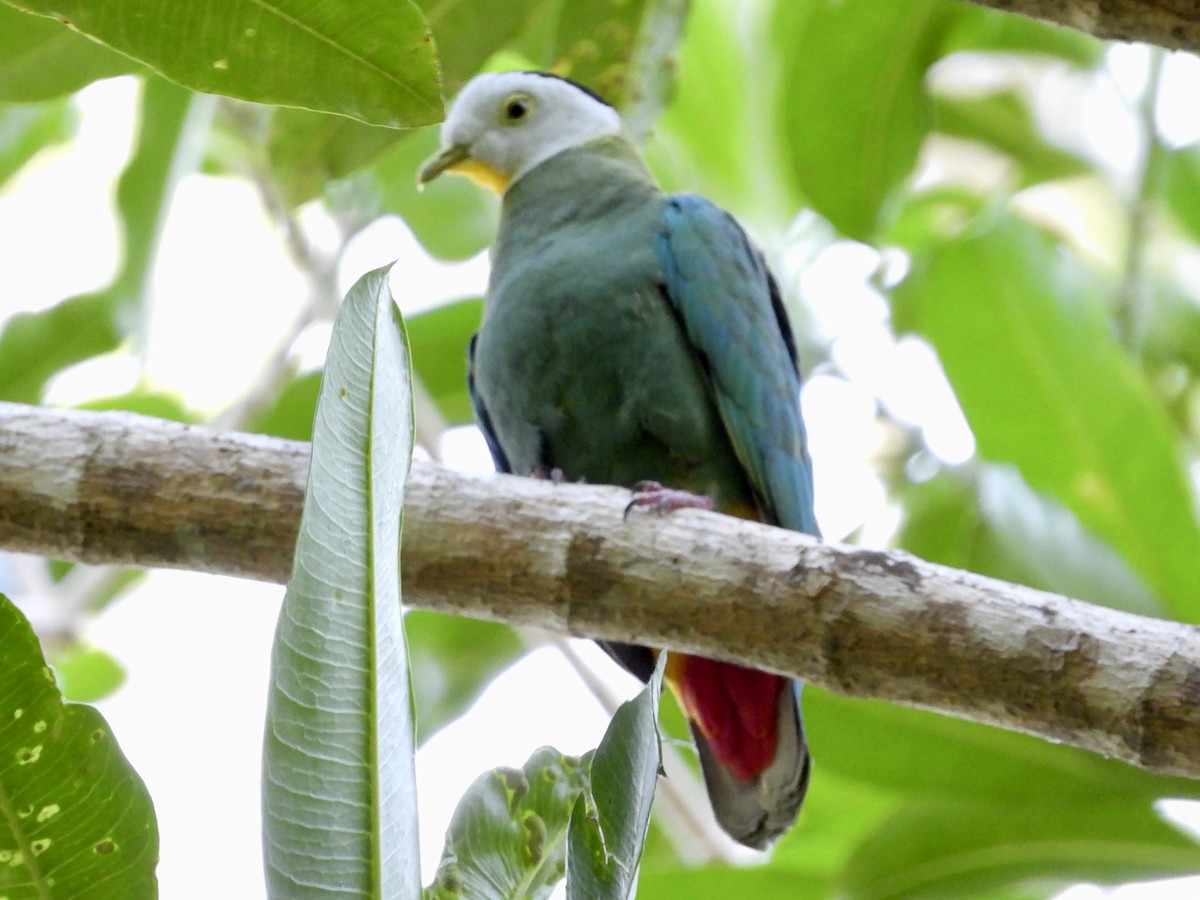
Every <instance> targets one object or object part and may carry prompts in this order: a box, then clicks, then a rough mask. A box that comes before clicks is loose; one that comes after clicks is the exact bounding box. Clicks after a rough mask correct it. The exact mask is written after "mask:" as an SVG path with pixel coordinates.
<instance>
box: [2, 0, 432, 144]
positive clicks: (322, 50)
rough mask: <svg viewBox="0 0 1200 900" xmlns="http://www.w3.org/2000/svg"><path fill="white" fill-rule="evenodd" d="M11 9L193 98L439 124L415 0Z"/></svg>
mask: <svg viewBox="0 0 1200 900" xmlns="http://www.w3.org/2000/svg"><path fill="white" fill-rule="evenodd" d="M8 2H10V3H12V4H13V5H14V6H17V7H18V8H20V9H24V10H26V11H28V12H33V13H38V14H40V15H45V16H51V17H53V18H56V19H59V20H60V21H63V22H69V23H70V26H71V27H72V28H74V29H76V30H78V31H80V32H82V33H83V34H86V35H88V36H90V37H92V38H95V39H96V40H98V41H101V42H103V43H104V44H107V45H108V46H109V47H112V48H113V49H114V50H118V51H120V52H121V53H124V54H126V55H128V56H131V57H133V58H134V59H136V60H138V61H140V62H142V63H144V64H145V65H147V66H149V67H150V68H152V69H154V70H155V71H157V72H159V73H161V74H162V75H164V76H165V77H167V78H169V79H171V80H172V81H175V82H178V83H179V84H182V85H185V86H186V87H189V88H191V89H192V90H196V91H204V92H206V93H212V94H224V95H226V96H230V97H237V98H239V99H242V100H253V101H255V102H257V103H272V104H279V105H283V106H298V107H302V108H304V109H315V110H321V111H323V112H334V113H339V114H341V115H346V116H350V117H352V118H356V119H360V120H362V121H364V122H369V123H371V124H374V125H389V126H392V127H411V126H415V125H428V124H430V123H432V122H436V121H438V120H439V119H440V118H441V116H442V103H441V96H440V87H439V84H438V75H437V65H436V61H435V51H434V46H433V41H432V39H431V36H430V34H429V31H428V29H427V27H426V25H425V20H424V17H423V16H422V15H421V12H420V10H419V9H418V8H417V7H416V6H415V5H414V4H413V3H412V2H411V0H398V2H397V0H359V2H356V3H353V4H346V3H309V2H305V0H276V2H274V3H270V4H266V3H244V2H241V0H213V2H210V3H209V4H207V5H206V6H204V7H202V8H200V7H196V6H193V5H191V4H187V3H176V2H171V0H126V2H123V3H92V2H88V0H8ZM59 27H62V26H59ZM64 30H65V29H64Z"/></svg>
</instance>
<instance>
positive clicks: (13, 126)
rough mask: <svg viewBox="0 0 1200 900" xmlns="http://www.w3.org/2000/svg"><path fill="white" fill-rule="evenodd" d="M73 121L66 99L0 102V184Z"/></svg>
mask: <svg viewBox="0 0 1200 900" xmlns="http://www.w3.org/2000/svg"><path fill="white" fill-rule="evenodd" d="M3 9H4V8H3V7H0V14H2V11H3ZM2 79H3V76H2V75H0V80H2ZM75 121H76V116H75V111H74V109H73V108H72V107H71V104H70V103H69V102H68V101H66V100H51V101H47V102H45V103H12V104H6V103H0V185H3V184H4V182H6V181H8V179H10V178H11V177H12V176H13V175H15V174H16V173H17V172H19V171H20V170H21V168H22V167H23V166H24V165H25V163H27V162H29V160H31V159H32V158H33V157H34V156H35V155H36V154H37V153H38V152H39V151H41V150H44V149H46V148H47V147H53V146H54V145H55V144H61V143H62V142H63V141H65V140H67V139H68V138H69V137H71V135H72V134H73V133H74V131H75Z"/></svg>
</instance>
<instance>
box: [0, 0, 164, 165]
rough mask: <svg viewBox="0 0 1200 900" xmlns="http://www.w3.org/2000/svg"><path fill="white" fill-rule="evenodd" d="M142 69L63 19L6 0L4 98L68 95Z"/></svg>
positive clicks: (1, 10) (0, 40)
mask: <svg viewBox="0 0 1200 900" xmlns="http://www.w3.org/2000/svg"><path fill="white" fill-rule="evenodd" d="M140 68H141V67H140V66H139V65H138V64H137V63H136V62H134V61H133V60H131V59H129V58H127V57H125V56H122V55H121V54H119V53H114V52H113V51H111V50H109V49H108V48H107V47H104V46H102V45H100V44H97V43H96V42H95V41H91V40H88V39H87V38H86V37H84V36H83V35H81V34H77V33H76V32H74V31H71V30H70V29H68V28H63V26H62V25H61V24H60V23H58V22H53V21H50V20H49V19H44V18H42V17H41V16H31V15H29V14H28V13H25V12H21V11H20V10H18V9H13V8H12V7H11V6H6V5H5V4H4V3H0V101H6V100H16V101H22V102H25V101H30V100H49V99H51V98H54V97H62V96H64V95H66V94H71V93H74V92H75V91H77V90H79V89H80V88H81V87H83V86H84V85H87V84H90V83H91V82H93V81H97V80H98V79H101V78H111V77H112V76H113V75H124V74H125V73H127V72H136V71H138V70H139V69H140ZM0 146H2V145H0Z"/></svg>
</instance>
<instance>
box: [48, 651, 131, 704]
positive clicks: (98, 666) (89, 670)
mask: <svg viewBox="0 0 1200 900" xmlns="http://www.w3.org/2000/svg"><path fill="white" fill-rule="evenodd" d="M54 674H55V675H56V676H58V683H59V685H60V686H61V687H62V692H63V696H64V697H65V698H67V699H68V700H74V701H76V702H78V703H94V702H95V701H97V700H100V699H102V698H104V697H107V696H108V695H109V694H111V693H113V691H115V690H116V689H117V688H119V687H120V686H121V685H122V684H123V683H124V681H125V668H124V667H123V666H122V665H121V664H120V663H119V662H117V661H116V660H115V659H113V658H112V656H111V655H110V654H108V653H106V652H105V651H103V650H101V649H100V648H99V647H90V646H87V645H79V646H75V647H70V648H68V650H67V651H66V652H65V653H63V654H61V655H60V656H59V657H58V658H57V659H56V660H55V661H54Z"/></svg>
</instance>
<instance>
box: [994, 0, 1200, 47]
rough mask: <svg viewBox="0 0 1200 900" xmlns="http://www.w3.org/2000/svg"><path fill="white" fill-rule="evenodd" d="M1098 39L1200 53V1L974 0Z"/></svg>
mask: <svg viewBox="0 0 1200 900" xmlns="http://www.w3.org/2000/svg"><path fill="white" fill-rule="evenodd" d="M971 2H972V3H978V4H979V5H980V6H990V7H993V8H994V9H1001V10H1004V11H1005V12H1013V13H1019V14H1021V15H1024V16H1029V17H1030V18H1034V19H1042V20H1044V21H1047V22H1053V23H1054V24H1056V25H1065V26H1067V27H1068V28H1074V29H1076V30H1078V31H1083V32H1086V33H1087V34H1091V35H1094V36H1095V37H1098V38H1106V39H1112V40H1120V41H1144V42H1146V43H1148V44H1158V45H1159V46H1160V47H1166V48H1168V49H1170V50H1191V51H1192V52H1200V6H1198V5H1197V4H1196V0H971Z"/></svg>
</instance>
